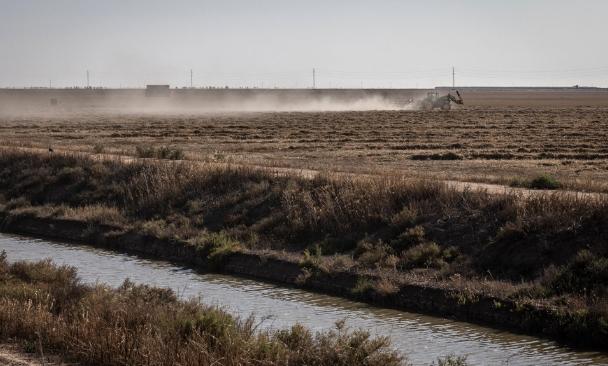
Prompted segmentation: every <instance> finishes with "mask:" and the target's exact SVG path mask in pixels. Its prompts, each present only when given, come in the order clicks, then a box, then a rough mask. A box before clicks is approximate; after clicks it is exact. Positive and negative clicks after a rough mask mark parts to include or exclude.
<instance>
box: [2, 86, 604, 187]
mask: <svg viewBox="0 0 608 366" xmlns="http://www.w3.org/2000/svg"><path fill="white" fill-rule="evenodd" d="M604 98H605V97H604ZM495 102H496V103H497V104H498V105H499V106H495V107H492V108H490V107H484V108H481V107H470V106H465V108H464V109H460V110H454V111H451V112H449V113H442V112H433V113H429V112H419V111H369V112H328V113H322V112H306V113H296V112H294V113H251V114H224V115H213V114H203V115H200V114H199V115H151V114H123V115H121V114H103V113H99V114H78V113H72V114H66V115H52V114H51V115H45V116H44V117H36V116H27V117H14V116H13V117H7V116H4V117H0V118H1V120H0V122H1V123H0V125H1V126H0V140H1V141H2V145H12V146H33V147H40V148H44V149H45V150H46V149H48V147H49V146H53V147H54V148H55V149H56V150H71V151H84V152H93V153H100V152H103V153H108V154H122V155H132V156H140V157H161V158H170V159H175V158H182V157H184V158H187V159H194V160H201V161H212V162H237V163H240V164H244V165H264V166H282V167H293V168H312V169H317V170H327V171H348V172H368V173H378V174H388V175H393V174H401V175H406V176H409V177H418V178H428V179H453V180H460V181H475V182H487V183H499V184H504V185H509V184H511V183H512V182H514V181H522V182H527V181H532V180H533V179H535V178H536V177H538V176H542V175H545V174H547V175H550V176H553V177H554V178H555V179H556V180H557V181H558V182H560V188H563V189H573V190H589V191H602V192H608V183H606V182H608V179H607V178H608V150H607V149H606V146H605V141H607V140H608V134H607V133H608V132H606V131H608V126H607V123H608V109H606V106H605V105H603V106H597V107H585V106H580V105H579V106H577V107H571V108H567V109H566V108H557V107H552V108H549V107H543V106H528V107H522V106H519V107H507V104H504V103H503V104H502V105H501V103H499V101H495ZM496 103H495V104H496ZM583 105H584V104H583Z"/></svg>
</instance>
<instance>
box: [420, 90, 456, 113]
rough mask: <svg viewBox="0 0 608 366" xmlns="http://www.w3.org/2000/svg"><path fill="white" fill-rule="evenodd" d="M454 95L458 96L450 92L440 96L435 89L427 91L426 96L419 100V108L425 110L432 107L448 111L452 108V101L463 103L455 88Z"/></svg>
mask: <svg viewBox="0 0 608 366" xmlns="http://www.w3.org/2000/svg"><path fill="white" fill-rule="evenodd" d="M456 95H457V96H458V98H456V97H455V96H454V95H452V93H448V94H447V95H442V96H440V95H439V93H438V92H437V91H432V92H429V93H428V94H427V96H426V98H424V99H423V100H422V101H421V102H420V108H421V109H422V110H426V111H430V110H433V109H442V110H444V111H449V110H450V109H451V108H452V103H456V104H464V100H463V99H462V96H460V93H459V92H458V90H456Z"/></svg>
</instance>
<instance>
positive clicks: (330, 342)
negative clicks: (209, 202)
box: [0, 254, 405, 366]
mask: <svg viewBox="0 0 608 366" xmlns="http://www.w3.org/2000/svg"><path fill="white" fill-rule="evenodd" d="M256 328H257V324H256V322H255V320H254V319H252V318H250V319H239V318H235V317H233V316H231V315H229V314H227V313H226V312H224V311H222V310H220V309H217V308H214V307H208V306H204V305H201V304H200V303H199V302H197V301H195V300H190V301H179V300H178V299H177V298H176V296H175V295H174V293H173V292H172V291H170V290H167V289H159V288H153V287H148V286H144V285H135V284H133V283H131V282H129V281H128V280H127V281H125V282H124V283H123V285H122V286H120V287H119V288H118V289H111V288H109V287H106V286H104V285H95V286H87V285H83V284H81V283H80V281H79V280H78V278H77V276H76V272H75V270H74V269H73V268H69V267H56V266H54V265H53V264H51V263H50V262H49V261H42V262H37V263H25V262H16V263H13V264H8V263H7V262H6V258H5V256H4V255H1V254H0V340H1V341H7V340H13V341H15V340H16V341H18V342H19V343H21V344H22V345H23V347H24V348H25V349H26V351H30V352H32V351H35V352H37V353H39V354H41V353H42V354H44V353H46V354H49V353H52V354H55V355H60V356H62V358H64V359H65V360H71V361H76V362H80V363H82V364H87V365H215V364H217V365H344V366H347V365H370V366H373V365H378V366H380V365H382V366H384V365H401V364H405V360H404V359H403V357H402V356H400V355H399V354H397V353H396V352H395V351H393V350H391V349H390V348H389V342H388V339H387V338H384V337H371V336H370V334H369V333H367V332H365V331H362V330H357V331H350V330H348V329H346V328H345V326H344V323H338V324H336V328H335V329H334V330H332V331H327V332H323V333H316V334H313V333H312V332H311V331H310V330H308V329H306V328H305V327H303V326H301V325H294V326H292V327H291V328H289V329H284V330H274V331H260V330H257V329H256Z"/></svg>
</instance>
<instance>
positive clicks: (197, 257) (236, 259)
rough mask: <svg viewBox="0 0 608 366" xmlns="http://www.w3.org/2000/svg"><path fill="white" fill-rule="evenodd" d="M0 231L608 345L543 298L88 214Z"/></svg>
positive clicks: (583, 319) (594, 327)
mask: <svg viewBox="0 0 608 366" xmlns="http://www.w3.org/2000/svg"><path fill="white" fill-rule="evenodd" d="M0 231H1V232H5V233H15V234H24V235H30V236H34V237H39V238H49V239H58V240H63V241H69V242H72V243H77V244H86V245H91V246H95V247H100V248H106V249H110V250H114V251H118V252H123V253H128V254H135V255H141V256H144V257H148V258H154V259H161V260H167V261H170V262H173V263H177V264H182V265H186V266H188V267H191V268H194V269H197V270H201V271H206V272H216V273H225V274H231V275H235V276H242V277H249V278H254V279H258V280H262V281H268V282H272V283H277V284H285V285H289V286H294V287H299V288H303V289H307V290H311V291H315V292H320V293H325V294H329V295H335V296H340V297H345V298H348V299H352V300H357V301H363V302H366V303H369V304H372V305H375V306H380V307H386V308H392V309H397V310H404V311H411V312H418V313H422V314H428V315H436V316H441V317H449V318H451V319H455V320H459V321H466V322H471V323H477V324H482V325H488V326H492V327H496V328H501V329H508V330H511V331H515V332H520V333H527V334H534V335H540V336H544V337H547V338H551V339H555V340H557V341H560V342H562V343H565V344H568V345H571V346H575V347H579V348H586V349H596V350H606V349H608V334H605V333H604V332H602V329H605V328H603V327H602V325H601V324H598V322H600V321H602V319H595V318H593V317H591V316H589V314H579V313H572V312H565V311H563V310H561V311H560V310H556V309H552V308H549V307H543V306H540V305H532V304H529V303H518V302H516V301H513V300H511V299H502V298H497V297H491V296H487V295H484V294H477V293H463V292H462V291H456V290H454V289H446V288H439V287H433V286H426V285H416V284H412V285H404V286H401V287H400V288H399V289H398V290H397V291H395V292H391V293H389V294H381V293H378V292H376V291H375V290H374V289H373V286H369V287H366V286H362V283H370V284H373V283H374V281H379V280H380V278H378V277H374V276H370V275H361V274H356V273H352V272H332V273H326V272H323V271H320V270H315V269H314V268H310V267H306V268H305V267H303V266H302V265H301V264H300V263H298V262H294V261H289V260H285V259H277V258H274V257H272V256H267V255H265V254H257V253H250V252H234V253H227V254H225V255H223V256H221V257H219V258H218V257H213V258H212V257H210V256H209V255H208V253H204V252H201V251H200V250H198V249H197V248H195V247H194V246H192V245H189V244H188V243H186V242H183V241H176V240H165V239H159V238H156V237H152V236H149V235H142V234H139V233H136V232H124V231H122V230H120V229H118V228H116V227H112V226H107V225H98V224H93V223H87V222H82V221H75V220H69V219H56V218H39V217H31V216H14V215H10V214H8V213H5V212H0Z"/></svg>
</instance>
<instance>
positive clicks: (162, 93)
mask: <svg viewBox="0 0 608 366" xmlns="http://www.w3.org/2000/svg"><path fill="white" fill-rule="evenodd" d="M170 93H171V89H170V88H169V85H146V97H168V96H169V94H170Z"/></svg>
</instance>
